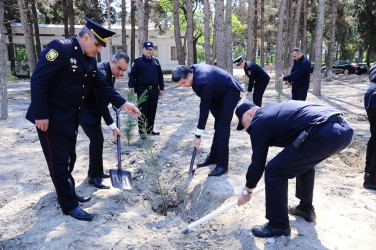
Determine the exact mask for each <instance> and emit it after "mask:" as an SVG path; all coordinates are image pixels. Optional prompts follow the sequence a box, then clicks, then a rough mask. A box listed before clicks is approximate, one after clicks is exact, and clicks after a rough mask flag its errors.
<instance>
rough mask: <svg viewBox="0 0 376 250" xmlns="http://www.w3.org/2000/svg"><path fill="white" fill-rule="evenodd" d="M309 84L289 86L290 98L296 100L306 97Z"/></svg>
mask: <svg viewBox="0 0 376 250" xmlns="http://www.w3.org/2000/svg"><path fill="white" fill-rule="evenodd" d="M308 89H309V85H308V86H306V87H294V85H293V86H292V88H291V99H292V100H298V101H305V100H306V99H307V93H308Z"/></svg>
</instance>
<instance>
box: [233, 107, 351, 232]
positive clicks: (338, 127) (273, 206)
mask: <svg viewBox="0 0 376 250" xmlns="http://www.w3.org/2000/svg"><path fill="white" fill-rule="evenodd" d="M236 115H237V117H238V118H239V123H238V127H237V130H243V129H244V130H245V131H246V132H247V133H248V134H249V135H250V137H251V142H252V151H253V152H252V163H251V165H249V167H248V171H247V175H246V179H247V182H246V184H245V187H244V189H243V191H242V192H241V193H240V194H239V199H238V205H239V206H241V205H244V204H245V203H247V202H249V201H250V199H251V194H252V190H253V189H254V188H255V187H256V185H257V183H258V182H259V180H260V179H261V176H262V174H263V172H265V175H264V177H265V198H266V219H268V220H269V222H268V223H266V224H264V225H261V226H255V227H253V228H252V233H253V234H254V235H255V236H256V237H273V236H281V235H285V236H287V235H290V233H291V228H290V223H289V217H288V213H290V214H293V215H299V216H302V217H303V218H304V219H305V220H306V221H308V222H311V221H315V220H316V213H315V210H314V207H313V205H312V200H313V187H314V181H315V165H317V164H318V163H320V162H321V161H323V160H325V159H326V158H328V157H330V156H331V155H333V154H336V153H338V152H339V151H341V150H342V149H344V148H345V147H347V145H349V143H350V142H351V139H352V136H353V130H352V128H351V127H350V125H349V123H348V122H347V121H346V120H345V119H344V118H343V116H342V115H341V114H340V113H339V112H338V111H337V110H335V109H333V108H331V107H328V106H324V105H321V104H315V103H309V102H303V101H287V102H281V103H277V104H270V105H267V106H265V107H262V108H260V107H258V106H255V105H254V104H253V103H243V104H241V105H240V106H239V107H238V108H237V109H236ZM271 146H277V147H283V148H284V149H283V150H282V151H281V152H280V153H278V154H277V155H276V156H275V157H274V158H273V159H271V160H270V161H269V162H268V163H266V159H267V155H268V149H269V147H271ZM294 177H296V193H295V196H296V197H297V198H298V199H300V204H299V205H298V206H290V208H288V206H287V201H288V196H287V188H288V179H292V178H294Z"/></svg>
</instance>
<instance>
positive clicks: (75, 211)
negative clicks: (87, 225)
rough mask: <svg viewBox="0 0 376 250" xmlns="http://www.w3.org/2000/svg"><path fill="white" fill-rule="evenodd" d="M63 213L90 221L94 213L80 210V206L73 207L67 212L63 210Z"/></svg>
mask: <svg viewBox="0 0 376 250" xmlns="http://www.w3.org/2000/svg"><path fill="white" fill-rule="evenodd" d="M63 212H64V211H63ZM64 214H66V215H70V216H72V217H73V218H75V219H77V220H85V221H91V220H92V219H93V218H94V215H92V214H89V213H88V212H86V211H84V210H82V209H81V208H80V207H76V208H73V209H72V210H69V211H68V212H64Z"/></svg>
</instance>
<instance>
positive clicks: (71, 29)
mask: <svg viewBox="0 0 376 250" xmlns="http://www.w3.org/2000/svg"><path fill="white" fill-rule="evenodd" d="M67 4H68V17H69V18H68V19H69V36H70V37H73V36H74V8H73V0H67Z"/></svg>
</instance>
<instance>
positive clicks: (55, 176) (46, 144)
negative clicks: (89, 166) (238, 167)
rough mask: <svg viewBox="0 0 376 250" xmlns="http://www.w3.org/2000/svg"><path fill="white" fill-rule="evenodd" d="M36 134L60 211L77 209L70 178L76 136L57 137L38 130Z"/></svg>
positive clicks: (74, 155) (74, 160) (73, 186)
mask: <svg viewBox="0 0 376 250" xmlns="http://www.w3.org/2000/svg"><path fill="white" fill-rule="evenodd" d="M37 132H38V137H39V141H40V144H41V146H42V149H43V153H44V156H45V158H46V161H47V165H48V170H49V171H50V176H51V179H52V182H53V184H54V186H55V190H56V194H57V198H58V200H59V203H60V206H61V209H62V210H63V211H65V212H67V211H69V210H71V209H74V208H76V207H78V201H77V199H76V191H75V182H74V179H73V177H72V171H73V168H74V164H75V162H76V140H77V137H76V135H74V136H65V135H58V134H54V133H49V132H48V130H47V132H43V131H41V130H39V129H37Z"/></svg>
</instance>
